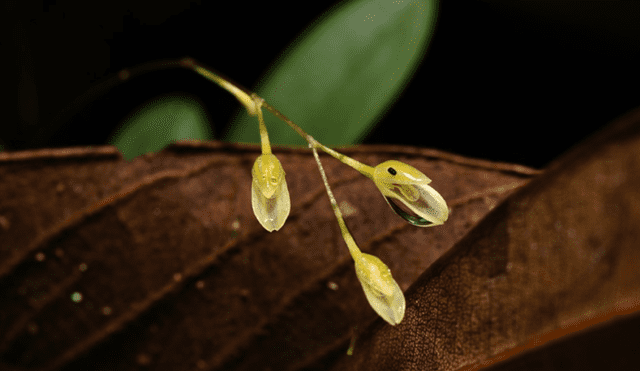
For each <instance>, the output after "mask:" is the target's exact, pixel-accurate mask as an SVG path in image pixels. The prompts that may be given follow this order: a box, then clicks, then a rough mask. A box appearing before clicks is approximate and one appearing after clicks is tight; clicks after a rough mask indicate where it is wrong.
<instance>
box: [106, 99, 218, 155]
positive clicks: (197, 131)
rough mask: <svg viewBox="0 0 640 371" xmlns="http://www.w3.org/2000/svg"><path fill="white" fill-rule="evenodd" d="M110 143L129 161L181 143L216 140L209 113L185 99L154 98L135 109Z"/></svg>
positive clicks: (194, 102)
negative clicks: (176, 142)
mask: <svg viewBox="0 0 640 371" xmlns="http://www.w3.org/2000/svg"><path fill="white" fill-rule="evenodd" d="M120 127H121V129H119V130H117V131H116V135H114V137H113V138H112V139H111V140H110V141H109V144H113V145H114V146H116V147H118V149H119V150H120V152H122V155H123V157H124V158H125V159H126V160H131V159H133V158H134V157H136V156H140V155H142V154H145V153H147V152H157V151H160V150H161V149H162V148H164V147H166V146H167V145H169V144H170V143H172V142H175V141H178V140H182V139H199V140H210V139H213V135H212V134H211V128H210V126H209V122H208V120H207V117H206V113H205V112H204V110H203V109H202V107H200V105H199V104H198V103H197V102H196V101H194V100H193V99H190V98H189V97H186V96H165V97H159V98H155V99H153V100H151V101H149V102H147V103H145V104H143V105H142V106H141V107H139V108H138V109H136V110H135V111H134V112H133V113H132V114H131V116H129V117H127V118H126V119H125V120H124V122H123V123H122V124H121V126H120Z"/></svg>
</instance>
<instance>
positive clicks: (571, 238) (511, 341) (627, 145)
mask: <svg viewBox="0 0 640 371" xmlns="http://www.w3.org/2000/svg"><path fill="white" fill-rule="evenodd" d="M638 148H640V110H639V111H635V112H633V113H631V114H629V115H627V116H626V117H623V118H622V119H620V120H619V121H618V122H617V123H615V124H613V125H612V126H610V127H609V128H608V129H607V130H605V131H603V132H601V133H599V134H598V135H596V136H594V137H593V138H591V139H590V140H588V141H587V142H585V143H583V144H582V145H580V146H578V147H576V148H575V149H574V150H572V151H570V152H569V153H567V154H566V155H565V156H563V157H562V158H561V159H559V160H558V161H556V162H554V163H553V164H552V165H551V166H550V167H549V169H548V170H547V171H545V173H544V174H542V175H540V176H539V177H537V178H536V179H534V180H533V181H531V182H530V183H529V184H528V185H527V186H525V187H523V188H522V189H520V190H519V191H518V192H517V193H514V194H513V195H512V196H510V197H509V198H508V199H506V200H505V202H503V203H502V204H501V205H500V206H498V207H497V208H495V209H494V210H493V211H492V212H491V213H490V214H489V215H488V216H487V217H486V218H485V219H483V220H482V221H481V222H480V223H479V224H478V225H476V226H475V227H474V228H473V230H471V231H470V232H469V234H467V235H466V236H465V237H464V238H463V239H462V240H461V241H459V242H458V243H457V244H456V246H455V247H454V248H452V249H451V250H449V251H448V252H447V253H446V254H445V255H444V256H442V257H441V258H440V259H439V260H438V261H437V262H435V263H434V264H433V265H431V266H430V267H429V268H428V269H427V271H426V272H425V273H424V274H422V275H421V276H420V277H419V278H418V279H417V281H416V282H415V283H414V284H413V285H412V287H411V288H409V290H408V291H407V292H406V294H405V295H406V300H407V309H406V314H405V320H404V322H403V323H402V324H400V325H399V326H395V327H391V326H383V325H382V323H380V321H378V322H377V323H376V324H375V325H374V326H372V327H370V328H368V329H367V331H365V332H364V333H363V334H362V335H361V336H360V337H359V338H358V340H357V342H356V346H355V349H354V353H353V356H351V357H347V356H344V357H343V358H342V359H341V360H340V361H339V362H338V363H337V364H336V365H335V367H333V368H331V369H332V370H413V371H417V370H463V369H464V370H471V369H478V368H482V367H487V366H490V365H493V368H492V369H493V370H523V369H526V370H533V369H535V370H541V369H544V370H550V369H557V370H560V369H562V370H602V369H608V370H609V369H610V370H613V369H616V370H618V369H638V368H639V367H640V362H639V361H640V360H639V359H638V356H637V344H638V341H637V334H638V329H640V321H639V318H640V316H639V315H638V312H637V310H638V309H639V308H640V269H638V268H639V267H640V249H639V246H640V228H639V226H640V152H639V151H638ZM617 316H623V317H620V318H617ZM594 326H595V327H594ZM569 334H571V335H569ZM526 349H533V350H531V351H530V352H523V351H524V350H526ZM509 357H512V358H511V359H509V360H508V361H506V362H505V363H502V364H498V363H497V362H499V361H501V360H504V359H508V358H509Z"/></svg>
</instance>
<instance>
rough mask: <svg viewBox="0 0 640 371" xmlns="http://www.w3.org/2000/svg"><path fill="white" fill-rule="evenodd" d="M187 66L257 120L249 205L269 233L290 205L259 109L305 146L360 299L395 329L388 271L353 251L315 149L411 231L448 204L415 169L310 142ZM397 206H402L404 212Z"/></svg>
mask: <svg viewBox="0 0 640 371" xmlns="http://www.w3.org/2000/svg"><path fill="white" fill-rule="evenodd" d="M187 66H188V67H190V68H191V69H193V70H194V71H195V72H197V73H199V74H200V75H202V76H204V77H206V78H207V79H209V80H212V81H213V82H215V83H216V84H218V85H219V86H221V87H222V88H224V89H225V90H227V91H229V92H230V93H231V94H233V95H234V96H235V97H236V98H237V99H238V100H239V101H240V102H241V103H242V104H243V105H244V107H245V108H246V109H247V112H248V113H249V115H251V116H257V117H258V125H259V130H260V139H261V144H262V154H261V155H260V156H258V158H257V159H256V161H255V163H254V165H253V168H252V170H251V176H252V183H251V206H252V208H253V213H254V215H255V216H256V218H257V219H258V222H260V224H261V225H262V226H263V227H264V228H265V229H266V230H267V231H269V232H273V231H277V230H279V229H280V228H282V226H283V225H284V223H285V221H286V220H287V217H288V216H289V212H290V210H291V200H290V198H289V190H288V188H287V182H286V180H285V172H284V169H283V168H282V165H281V164H280V161H279V160H278V159H277V158H276V156H275V155H274V154H273V153H272V152H271V145H270V143H269V135H268V133H267V128H266V125H265V123H264V118H263V116H262V108H263V107H264V108H265V109H267V110H268V111H270V112H271V113H273V114H274V115H275V116H276V117H278V118H280V119H281V120H282V121H284V122H285V123H286V124H288V125H289V126H290V127H291V128H292V129H293V130H295V131H296V132H297V133H298V134H299V135H300V136H302V137H303V138H304V139H305V140H306V141H307V142H308V143H309V147H310V148H311V150H312V151H313V155H314V157H315V160H316V162H317V164H318V169H319V170H320V174H321V176H322V180H323V182H324V185H325V187H326V190H327V195H328V196H329V200H330V202H331V207H332V208H333V211H334V213H335V216H336V219H337V220H338V224H339V226H340V232H341V233H342V237H343V238H344V241H345V243H346V244H347V248H348V249H349V253H350V254H351V257H352V258H353V260H354V264H355V270H356V275H357V277H358V280H360V284H361V285H362V288H363V290H364V293H365V296H366V297H367V300H368V301H369V304H370V305H371V307H372V308H373V309H374V310H375V311H376V312H377V313H378V314H379V315H380V316H381V317H382V318H383V319H384V320H385V321H387V322H388V323H390V324H392V325H397V324H399V323H400V321H402V318H403V317H404V311H405V299H404V295H403V293H402V290H401V289H400V287H399V286H398V284H397V282H396V281H395V280H394V279H393V277H392V276H391V271H390V270H389V268H388V267H387V266H386V265H385V264H384V263H383V262H382V261H381V260H380V259H378V258H377V257H375V256H373V255H370V254H366V253H363V252H362V251H360V249H359V248H358V245H357V244H356V242H355V240H354V239H353V237H352V236H351V233H350V232H349V229H348V228H347V225H346V224H345V221H344V218H343V217H342V213H341V212H340V208H339V207H338V204H337V202H336V200H335V198H334V196H333V193H332V192H331V188H330V186H329V182H328V180H327V177H326V174H325V172H324V169H323V167H322V163H321V162H320V157H319V156H318V151H317V150H318V148H319V149H321V150H323V151H325V152H326V153H328V154H330V155H331V156H333V157H335V158H336V159H338V160H340V161H341V162H342V163H344V164H346V165H349V166H351V167H352V168H354V169H355V170H357V171H359V172H360V173H361V174H362V175H364V176H366V177H367V178H369V179H371V180H372V181H373V182H374V184H375V185H376V187H378V189H379V190H380V192H381V193H382V196H383V197H384V198H385V200H386V201H387V203H388V204H389V206H391V209H392V210H393V211H394V212H395V213H396V214H398V215H399V216H400V217H401V218H403V219H404V220H406V221H407V222H409V223H411V224H413V225H415V226H419V227H431V226H436V225H440V224H443V223H444V222H445V221H446V220H447V218H448V217H449V209H448V207H447V203H446V202H445V200H444V199H443V198H442V196H441V195H440V194H439V193H438V192H437V191H436V190H435V189H433V188H431V186H429V183H430V182H431V180H430V179H429V178H427V177H426V176H425V175H424V174H423V173H421V172H420V171H419V170H417V169H416V168H414V167H412V166H410V165H407V164H405V163H403V162H400V161H395V160H390V161H385V162H383V163H381V164H379V165H377V166H375V167H371V166H368V165H365V164H363V163H361V162H358V161H356V160H354V159H352V158H350V157H348V156H345V155H343V154H341V153H339V152H337V151H335V150H333V149H331V148H328V147H326V146H324V145H323V144H321V143H320V142H318V141H317V140H315V139H314V138H313V137H312V136H311V135H309V134H307V133H306V132H305V131H304V130H302V128H300V127H299V126H298V125H296V124H294V123H293V122H292V121H291V120H289V119H288V118H286V117H285V116H284V115H283V114H281V113H280V112H279V111H278V110H276V109H275V108H273V107H272V106H270V105H269V104H267V103H266V102H265V101H264V99H262V98H260V97H258V96H257V95H255V94H247V93H246V92H245V91H243V90H241V89H239V88H238V87H237V86H235V85H233V84H231V83H230V82H228V81H227V80H225V79H223V78H221V77H220V76H218V75H216V74H214V73H213V72H211V71H209V70H207V69H205V68H204V67H202V66H199V65H198V64H196V63H194V62H193V61H190V62H189V63H188V64H187ZM397 202H399V203H400V204H402V205H403V206H404V207H405V208H406V211H405V210H403V208H402V207H401V206H400V205H399V204H398V203H397Z"/></svg>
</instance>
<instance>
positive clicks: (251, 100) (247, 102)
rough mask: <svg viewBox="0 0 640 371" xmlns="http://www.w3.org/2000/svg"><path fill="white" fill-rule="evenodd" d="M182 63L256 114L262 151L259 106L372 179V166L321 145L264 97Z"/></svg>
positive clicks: (192, 64)
mask: <svg viewBox="0 0 640 371" xmlns="http://www.w3.org/2000/svg"><path fill="white" fill-rule="evenodd" d="M183 65H184V66H185V67H187V68H190V69H192V70H193V71H195V72H197V73H198V74H200V75H201V76H204V77H205V78H207V79H208V80H211V81H213V82H215V83H216V84H218V85H219V86H220V87H222V88H223V89H225V90H227V91H228V92H230V93H231V94H233V95H234V96H235V97H236V98H237V99H238V100H239V101H240V103H242V104H243V105H244V106H245V108H246V109H247V112H248V113H249V115H251V116H255V115H258V120H259V122H260V137H261V139H262V152H263V153H266V152H265V143H267V145H268V144H269V138H268V136H267V135H266V132H267V130H266V127H265V126H264V119H263V118H262V112H261V109H260V107H264V108H266V109H267V111H269V112H271V113H272V114H273V115H274V116H276V117H277V118H279V119H280V120H282V121H284V122H285V123H286V124H287V125H289V126H290V127H291V128H292V129H293V130H295V132H296V133H298V135H300V136H301V137H302V138H303V139H304V140H306V141H307V143H309V145H310V146H311V147H312V148H320V149H322V150H323V151H325V152H326V153H328V154H330V155H331V156H333V157H335V158H336V159H338V160H339V161H340V162H342V163H343V164H346V165H349V166H351V167H352V168H354V169H355V170H357V171H359V172H360V173H361V174H362V175H364V176H366V177H367V178H369V179H373V170H374V169H373V167H371V166H369V165H365V164H363V163H361V162H359V161H356V160H354V159H352V158H351V157H349V156H345V155H343V154H341V153H339V152H337V151H334V150H333V149H331V148H329V147H327V146H325V145H323V144H322V143H320V142H318V141H317V140H315V139H314V138H313V137H312V136H311V135H309V134H307V133H306V132H305V131H304V130H302V128H301V127H300V126H298V125H296V124H295V123H294V122H293V121H291V120H289V118H287V116H285V115H283V114H282V113H281V112H280V111H278V110H277V109H275V107H273V106H271V105H270V104H268V103H267V102H265V101H264V99H262V98H260V97H258V96H257V95H256V94H255V93H254V94H251V96H249V94H247V93H245V92H244V91H243V90H241V89H239V88H238V87H236V86H235V85H233V84H232V83H230V82H228V81H227V80H225V79H223V78H222V77H220V76H218V75H216V74H215V73H213V72H211V71H209V70H208V69H206V68H204V67H202V66H200V65H198V64H197V63H196V62H195V61H193V60H188V61H187V62H185V63H183ZM256 99H260V100H261V102H260V104H258V105H257V104H256ZM268 153H271V150H270V149H269V152H268Z"/></svg>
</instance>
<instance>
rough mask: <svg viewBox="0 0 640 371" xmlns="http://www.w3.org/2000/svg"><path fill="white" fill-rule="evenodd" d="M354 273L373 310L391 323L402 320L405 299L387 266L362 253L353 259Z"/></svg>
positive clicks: (394, 323) (397, 322) (375, 258)
mask: <svg viewBox="0 0 640 371" xmlns="http://www.w3.org/2000/svg"><path fill="white" fill-rule="evenodd" d="M355 265H356V275H357V276H358V280H360V284H362V289H363V290H364V293H365V296H366V297H367V300H368V301H369V304H370V305H371V307H372V308H373V310H375V311H376V313H378V315H380V317H382V318H383V319H384V320H385V321H387V322H389V323H390V324H391V325H394V326H395V325H397V324H399V323H400V322H401V321H402V318H403V317H404V310H405V300H404V294H403V293H402V290H401V289H400V287H399V286H398V283H397V282H396V281H395V280H394V279H393V277H392V276H391V271H390V270H389V268H388V267H387V266H386V265H385V264H384V263H383V262H382V261H381V260H380V259H378V258H377V257H375V256H373V255H370V254H365V253H362V254H361V255H360V256H358V257H357V258H356V259H355Z"/></svg>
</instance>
